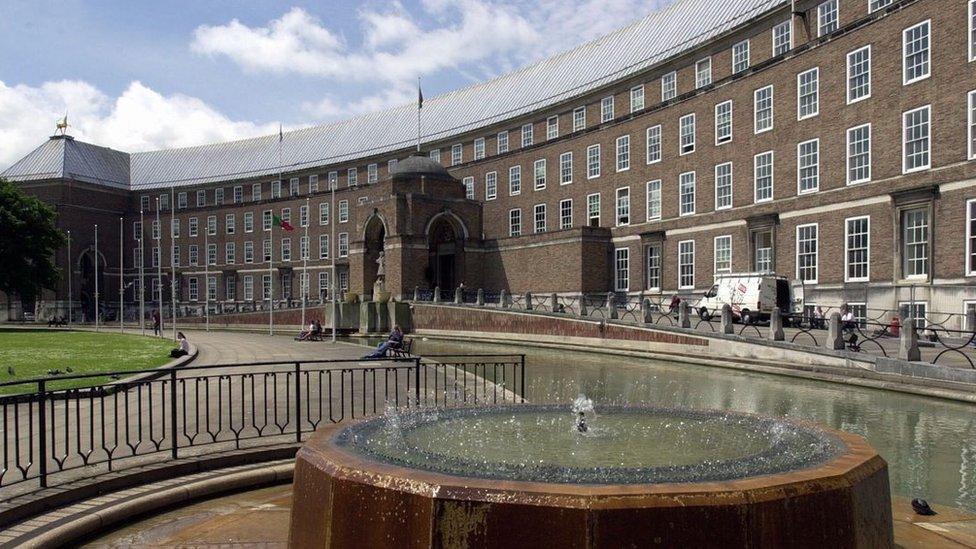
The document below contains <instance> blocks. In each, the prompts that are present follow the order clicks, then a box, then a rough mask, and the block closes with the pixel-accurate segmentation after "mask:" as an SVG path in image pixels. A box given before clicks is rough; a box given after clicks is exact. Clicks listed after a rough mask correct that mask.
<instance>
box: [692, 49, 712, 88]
mask: <svg viewBox="0 0 976 549" xmlns="http://www.w3.org/2000/svg"><path fill="white" fill-rule="evenodd" d="M711 84H712V56H708V57H705V58H702V59H699V60H698V61H695V89H701V88H704V87H705V86H710V85H711Z"/></svg>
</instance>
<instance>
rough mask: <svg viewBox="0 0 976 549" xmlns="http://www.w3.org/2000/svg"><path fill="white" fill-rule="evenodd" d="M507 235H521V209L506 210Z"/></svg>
mask: <svg viewBox="0 0 976 549" xmlns="http://www.w3.org/2000/svg"><path fill="white" fill-rule="evenodd" d="M508 236H512V237H514V236H522V210H521V209H519V208H512V209H511V210H508Z"/></svg>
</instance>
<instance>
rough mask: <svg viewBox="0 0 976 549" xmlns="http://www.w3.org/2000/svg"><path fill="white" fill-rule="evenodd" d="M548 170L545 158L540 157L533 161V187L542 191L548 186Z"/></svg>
mask: <svg viewBox="0 0 976 549" xmlns="http://www.w3.org/2000/svg"><path fill="white" fill-rule="evenodd" d="M540 168H541V169H540ZM547 170H548V167H547V166H546V159H545V158H540V159H538V160H536V161H535V162H533V163H532V188H533V189H534V190H536V191H541V190H544V189H545V188H546V179H547V177H546V175H547V174H546V171H547Z"/></svg>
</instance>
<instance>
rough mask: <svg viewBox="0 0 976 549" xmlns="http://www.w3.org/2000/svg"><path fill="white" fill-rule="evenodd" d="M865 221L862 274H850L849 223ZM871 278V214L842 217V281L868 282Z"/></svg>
mask: <svg viewBox="0 0 976 549" xmlns="http://www.w3.org/2000/svg"><path fill="white" fill-rule="evenodd" d="M860 220H866V221H867V233H866V234H865V238H866V240H865V247H864V250H865V256H866V261H865V265H864V271H865V275H864V276H856V277H855V276H850V275H851V231H850V223H851V222H852V221H860ZM869 280H871V216H869V215H857V216H854V217H848V218H846V219H844V282H868V281H869Z"/></svg>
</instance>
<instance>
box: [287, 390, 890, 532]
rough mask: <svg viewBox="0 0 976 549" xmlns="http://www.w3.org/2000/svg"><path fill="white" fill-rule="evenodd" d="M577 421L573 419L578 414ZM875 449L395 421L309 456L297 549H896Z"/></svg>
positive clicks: (720, 415)
mask: <svg viewBox="0 0 976 549" xmlns="http://www.w3.org/2000/svg"><path fill="white" fill-rule="evenodd" d="M569 412H571V413H569ZM890 509H891V503H890V494H889V488H888V472H887V465H886V463H885V462H884V460H883V459H881V457H879V456H878V455H877V453H875V451H874V450H873V449H871V447H870V446H868V445H867V443H866V442H865V441H864V440H863V439H861V438H860V437H857V436H854V435H851V434H848V433H843V432H840V431H832V430H826V429H822V428H819V427H816V426H814V425H809V424H804V423H800V422H794V421H786V420H779V419H772V418H767V417H760V416H753V415H748V414H740V413H729V412H720V411H701V410H690V409H674V408H654V407H642V406H605V407H604V406H601V407H597V408H595V407H594V406H593V403H592V401H590V400H589V399H587V398H586V397H585V396H583V395H580V397H578V398H577V399H576V400H575V401H574V402H573V405H572V407H571V408H570V409H569V410H567V407H566V406H553V405H515V406H493V407H473V408H450V409H410V410H399V411H396V412H392V413H391V412H388V413H387V414H386V415H384V416H380V417H375V418H372V419H368V420H365V421H361V422H358V423H355V424H353V425H348V426H347V425H342V426H338V425H336V426H331V427H327V428H324V429H321V430H319V431H317V432H316V433H315V434H314V435H313V436H312V437H311V438H310V439H309V441H308V443H307V444H306V445H305V446H304V447H303V448H302V449H301V450H300V451H299V453H298V458H297V464H296V468H295V480H294V502H293V508H292V515H291V528H290V541H291V544H292V545H295V546H299V547H303V546H323V545H325V546H328V547H352V546H362V547H365V546H369V547H384V546H387V547H392V546H396V547H435V546H436V547H482V546H492V547H497V546H514V545H517V546H520V547H535V546H538V547H543V546H545V547H553V546H557V547H625V546H626V547H630V546H649V545H660V546H694V547H701V546H722V547H751V546H783V545H798V544H802V545H816V546H825V547H829V546H837V547H852V546H857V547H862V546H865V547H866V546H882V547H883V546H890V545H891V544H892V519H891V512H890Z"/></svg>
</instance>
